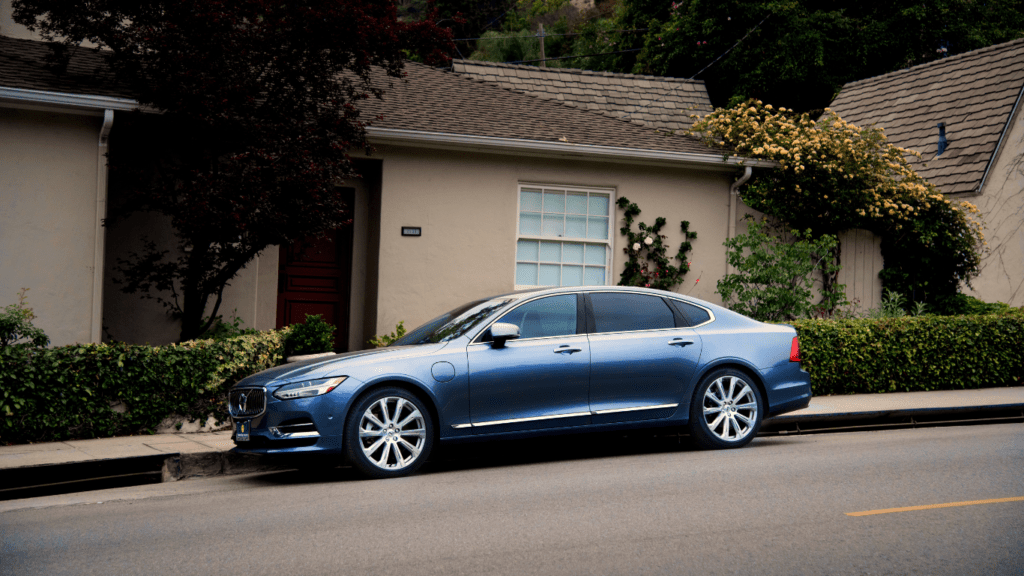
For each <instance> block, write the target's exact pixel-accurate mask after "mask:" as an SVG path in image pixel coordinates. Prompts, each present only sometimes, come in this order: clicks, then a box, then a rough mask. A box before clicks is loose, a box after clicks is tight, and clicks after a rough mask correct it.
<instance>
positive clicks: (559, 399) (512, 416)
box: [467, 293, 590, 434]
mask: <svg viewBox="0 0 1024 576" xmlns="http://www.w3.org/2000/svg"><path fill="white" fill-rule="evenodd" d="M583 306H584V301H583V297H582V296H581V295H579V294H575V293H571V294H556V295H552V296H545V297H542V298H537V299H534V300H530V301H527V302H525V303H523V304H521V305H519V306H517V307H515V308H513V309H512V310H511V311H509V312H508V313H506V314H505V315H504V316H502V317H501V318H499V319H498V320H497V322H504V323H509V324H515V325H516V326H519V329H520V337H519V338H518V339H514V340H509V341H508V342H506V344H505V345H504V346H503V347H499V348H495V347H493V346H492V344H491V342H489V341H488V340H489V339H488V337H487V335H488V333H489V329H488V330H486V331H485V332H484V334H483V335H482V336H481V337H480V338H478V341H474V342H473V343H472V344H470V345H469V347H468V348H467V354H468V359H469V403H470V418H471V421H472V428H473V432H474V433H480V434H486V433H492V432H508V431H516V430H534V429H540V428H557V427H563V426H579V425H585V424H588V423H589V422H590V410H589V403H588V389H589V378H590V343H589V341H588V340H587V336H586V333H585V331H586V330H585V326H586V323H585V319H584V316H583Z"/></svg>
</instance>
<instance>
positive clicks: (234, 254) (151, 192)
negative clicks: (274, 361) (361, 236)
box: [14, 0, 451, 340]
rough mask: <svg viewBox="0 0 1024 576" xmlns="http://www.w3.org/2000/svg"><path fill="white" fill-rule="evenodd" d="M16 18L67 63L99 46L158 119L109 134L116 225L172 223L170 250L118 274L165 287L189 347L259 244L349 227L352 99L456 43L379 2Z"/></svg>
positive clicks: (149, 254) (115, 7)
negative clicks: (148, 219)
mask: <svg viewBox="0 0 1024 576" xmlns="http://www.w3.org/2000/svg"><path fill="white" fill-rule="evenodd" d="M14 17H15V19H16V20H17V21H18V22H20V23H22V24H24V25H26V26H28V27H29V28H30V29H32V30H35V31H37V32H39V33H41V34H42V36H43V37H44V38H46V39H49V40H56V41H58V43H57V44H54V48H55V58H54V60H55V61H56V62H58V64H60V63H64V64H66V57H67V55H68V53H69V52H70V51H71V50H73V49H79V48H78V45H79V44H80V43H81V42H82V41H85V40H88V41H90V42H93V43H95V44H97V45H98V46H100V47H101V48H102V49H103V50H101V52H100V53H101V54H102V55H103V56H104V58H105V59H106V61H107V62H108V64H109V66H110V69H111V70H112V71H113V73H114V75H115V79H116V81H117V82H119V83H120V84H122V85H125V86H128V87H130V89H131V90H133V91H134V93H135V94H136V99H137V100H138V102H139V103H140V104H142V105H143V106H147V107H150V108H152V109H155V110H157V111H160V112H162V114H161V115H152V114H146V115H144V114H141V113H139V114H134V115H128V116H127V117H126V118H124V119H122V120H120V121H119V122H118V125H117V127H116V128H115V132H114V134H112V139H114V142H113V143H112V146H111V154H110V157H109V164H110V168H111V185H112V186H115V185H116V187H117V188H119V189H120V190H121V191H122V193H123V202H122V203H120V204H117V205H112V212H111V219H110V220H111V222H116V221H118V220H119V219H122V218H124V217H126V216H127V215H129V214H132V213H135V212H152V213H156V214H160V215H163V216H165V217H166V218H167V219H169V221H170V223H171V225H172V226H173V228H174V231H175V235H176V237H177V241H178V246H177V250H176V251H174V252H173V253H172V252H171V251H167V250H160V249H158V248H157V247H156V245H155V244H152V243H150V244H147V245H146V248H145V249H144V250H142V251H141V252H139V253H136V254H133V255H132V256H131V257H130V258H128V259H127V260H126V261H124V262H121V263H120V264H121V265H120V268H119V271H120V273H121V275H122V279H123V281H124V286H123V290H124V291H126V292H128V293H137V292H144V293H146V292H149V291H150V290H154V289H156V290H160V291H164V292H166V293H167V294H168V297H167V298H164V299H163V300H162V301H163V303H164V304H166V305H167V306H168V308H169V309H170V311H171V312H172V313H173V314H174V315H175V316H176V317H179V318H181V321H182V328H181V336H180V337H181V339H182V340H188V339H191V338H195V337H197V336H198V335H200V334H202V333H203V332H204V331H206V330H207V329H208V328H209V327H210V325H211V323H212V322H213V320H212V318H213V317H216V316H217V313H218V309H219V306H220V303H221V300H222V296H223V290H224V287H225V286H226V285H227V284H228V282H229V281H230V280H231V278H233V277H234V276H235V274H236V273H237V272H238V271H239V270H240V269H241V267H242V266H244V265H245V264H246V263H248V262H249V261H250V260H252V259H253V258H254V257H255V256H256V255H257V254H259V253H260V251H262V250H263V249H264V248H266V247H267V246H271V245H280V244H287V243H289V242H291V241H294V240H299V239H301V238H304V237H307V236H310V235H314V236H315V235H318V234H322V233H325V232H327V231H328V230H332V229H335V228H337V227H339V226H342V225H343V224H345V223H346V222H347V221H348V219H349V217H348V215H347V212H346V210H347V207H346V206H345V203H344V201H343V194H342V192H341V191H340V190H339V189H338V187H337V184H338V183H339V182H341V181H343V180H344V179H346V178H352V177H355V176H356V174H355V171H354V169H353V166H352V163H351V161H350V158H349V157H348V154H347V151H348V150H352V149H359V148H367V146H368V145H367V143H366V138H365V124H366V122H367V119H365V118H363V117H362V116H361V115H360V111H359V107H358V104H359V103H360V102H361V101H362V100H365V99H367V98H371V97H380V96H381V94H382V93H383V91H384V90H385V89H387V87H388V84H389V82H390V79H392V78H399V77H401V76H402V66H403V60H404V59H405V57H406V55H407V54H409V53H419V54H423V55H424V56H425V57H426V58H427V60H428V61H431V62H435V61H444V60H445V59H446V53H447V52H449V51H450V50H451V44H450V38H451V35H450V34H451V32H450V31H449V30H446V29H442V28H439V27H437V26H436V25H435V24H434V20H433V18H425V19H424V20H423V21H419V22H415V21H412V22H403V21H399V20H398V18H397V12H396V10H395V6H394V4H393V3H391V2H379V1H376V0H347V1H344V2H338V1H333V0H309V1H305V2H294V3H293V2H278V1H276V0H173V1H171V0H157V1H154V2H141V3H139V2H122V1H120V0H96V1H91V2H86V3H74V2H64V1H63V0H15V2H14ZM154 132H155V133H159V134H160V137H156V138H155V137H153V133H154ZM211 301H212V302H213V306H212V312H211V316H210V318H209V319H208V320H207V321H206V322H203V321H202V319H203V316H204V314H206V310H207V304H208V302H211Z"/></svg>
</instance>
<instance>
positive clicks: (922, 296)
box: [693, 100, 984, 302]
mask: <svg viewBox="0 0 1024 576" xmlns="http://www.w3.org/2000/svg"><path fill="white" fill-rule="evenodd" d="M693 132H694V133H695V134H698V135H700V136H701V137H702V138H703V139H704V141H705V142H706V143H707V144H708V145H709V146H729V147H731V148H733V149H735V153H736V154H737V155H739V156H745V157H754V158H763V159H767V160H773V161H775V162H778V163H779V166H780V167H779V168H778V169H776V170H765V171H758V172H757V173H756V174H755V176H754V178H753V179H752V180H751V181H750V182H749V183H748V184H747V185H746V186H745V187H744V188H743V190H742V194H743V201H744V202H745V203H746V204H747V205H748V206H750V207H752V208H754V209H756V210H760V211H761V212H764V213H766V214H769V215H771V216H774V217H776V218H779V219H781V220H783V221H784V222H786V223H787V224H789V225H790V226H792V227H794V228H798V229H801V230H811V232H812V234H814V235H815V236H818V235H822V234H837V233H839V232H841V231H843V230H847V229H850V228H863V229H867V230H871V231H872V232H874V233H876V234H878V235H880V236H882V255H883V257H884V260H885V269H884V270H883V271H882V274H881V277H882V281H883V283H884V285H885V287H886V288H887V289H891V290H895V291H897V292H899V293H901V294H904V295H906V296H908V297H910V299H911V300H912V301H924V302H932V301H934V300H936V299H938V298H941V297H946V296H950V295H952V294H956V293H957V291H958V288H959V286H960V285H961V284H963V283H969V282H970V280H971V278H973V277H974V276H975V275H977V273H978V265H979V263H980V261H981V252H982V250H983V247H984V236H983V234H982V231H981V223H980V222H979V221H978V219H977V215H978V214H979V211H978V209H977V208H976V207H975V206H974V205H972V204H971V203H969V202H966V201H960V202H954V201H951V200H948V199H946V198H945V197H943V195H942V193H941V192H939V191H938V189H936V188H935V186H934V185H932V184H930V183H929V182H927V181H926V180H925V179H924V178H922V177H921V176H920V175H918V174H917V172H915V171H914V170H913V168H911V166H910V164H909V162H908V161H907V159H906V155H917V153H916V152H911V151H909V150H905V149H903V148H898V147H895V146H893V145H891V144H889V142H888V141H887V140H886V137H885V133H884V132H883V131H882V130H881V129H875V128H863V129H862V128H858V127H856V126H854V125H851V124H849V123H847V122H845V121H844V120H842V119H841V118H839V116H837V115H835V114H834V113H832V112H831V111H829V110H828V109H826V111H825V114H824V115H823V116H822V117H821V118H820V119H818V120H813V119H811V118H810V116H809V115H807V114H799V115H798V114H795V113H793V112H792V111H788V110H786V109H785V108H779V109H778V110H776V109H774V108H773V107H772V106H771V105H770V104H763V103H762V102H761V101H758V100H750V101H747V102H744V103H743V104H740V105H737V106H734V107H732V108H728V109H718V110H715V111H714V112H713V113H711V114H708V115H707V116H705V117H704V118H701V119H700V120H699V121H698V122H696V123H695V124H694V126H693ZM839 256H840V255H839V253H838V252H836V253H835V254H834V260H833V262H832V263H834V264H839V263H840V259H839ZM836 270H838V268H836ZM833 281H834V278H829V277H828V276H826V277H825V289H826V291H831V284H832V283H833Z"/></svg>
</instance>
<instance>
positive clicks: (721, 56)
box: [687, 12, 772, 80]
mask: <svg viewBox="0 0 1024 576" xmlns="http://www.w3.org/2000/svg"><path fill="white" fill-rule="evenodd" d="M771 15H772V13H771V12H769V13H768V16H771ZM768 16H765V17H764V18H761V21H760V22H758V23H757V26H754V27H753V28H751V29H750V30H748V31H747V33H746V34H744V35H743V38H740V39H739V40H737V41H736V43H735V44H733V45H732V48H729V49H728V50H726V51H725V52H722V54H721V55H720V56H719V57H718V58H715V59H714V60H712V61H711V63H710V64H708V65H707V66H705V67H703V68H701V69H700V72H697V73H696V74H694V75H693V76H690V77H689V78H687V80H693V79H694V78H696V77H697V76H700V74H701V73H702V72H704V71H705V70H707V69H708V68H711V67H712V66H714V65H715V62H718V61H719V60H721V59H722V58H723V57H725V55H726V54H728V53H729V52H732V49H733V48H735V47H737V46H739V45H740V42H743V41H744V40H746V39H747V36H750V34H751V33H752V32H753V31H754V30H757V29H758V28H760V27H761V24H764V21H765V20H767V19H768Z"/></svg>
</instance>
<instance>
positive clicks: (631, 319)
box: [590, 292, 676, 333]
mask: <svg viewBox="0 0 1024 576" xmlns="http://www.w3.org/2000/svg"><path fill="white" fill-rule="evenodd" d="M590 301H591V303H592V304H593V307H594V332H596V333H601V332H630V331H635V330H661V329H665V328H675V326H676V322H675V317H674V315H673V314H672V310H671V309H670V308H669V307H668V304H666V303H665V301H664V300H662V299H661V298H659V297H657V296H648V295H646V294H620V293H614V292H597V293H594V294H591V295H590Z"/></svg>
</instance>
